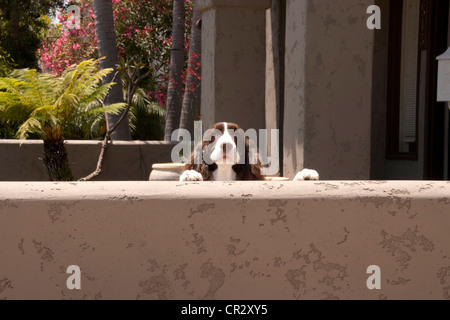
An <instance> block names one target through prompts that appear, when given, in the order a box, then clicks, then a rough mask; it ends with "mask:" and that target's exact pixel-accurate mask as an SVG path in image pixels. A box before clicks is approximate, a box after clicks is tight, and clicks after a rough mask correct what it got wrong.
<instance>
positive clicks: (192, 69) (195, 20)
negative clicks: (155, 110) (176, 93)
mask: <svg viewBox="0 0 450 320" xmlns="http://www.w3.org/2000/svg"><path fill="white" fill-rule="evenodd" d="M197 1H198V0H197ZM197 1H195V2H194V13H193V17H192V27H191V42H190V48H189V65H188V71H187V78H186V87H185V90H184V99H183V110H182V111H181V119H180V128H182V129H186V130H188V131H189V132H190V134H191V137H194V121H198V120H199V118H200V114H201V109H200V101H201V86H200V84H201V71H202V70H201V61H202V57H201V48H202V30H201V25H200V22H201V21H200V18H201V13H200V12H199V11H198V5H197Z"/></svg>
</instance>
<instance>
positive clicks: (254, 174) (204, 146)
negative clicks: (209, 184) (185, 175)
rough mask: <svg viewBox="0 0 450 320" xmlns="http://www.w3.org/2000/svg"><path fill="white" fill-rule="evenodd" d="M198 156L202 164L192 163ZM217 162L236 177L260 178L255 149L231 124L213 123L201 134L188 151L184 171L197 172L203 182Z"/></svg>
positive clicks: (216, 165)
mask: <svg viewBox="0 0 450 320" xmlns="http://www.w3.org/2000/svg"><path fill="white" fill-rule="evenodd" d="M200 155H201V157H202V163H201V164H195V161H194V160H195V159H196V158H197V159H198V157H199V156H200ZM219 165H229V166H232V170H234V171H235V172H236V176H237V180H263V176H262V175H261V162H260V160H259V155H258V151H257V148H256V147H254V146H253V142H252V141H250V139H249V138H248V137H247V136H246V135H245V133H244V131H243V130H242V129H241V128H240V127H239V126H238V125H237V124H235V123H229V122H218V123H216V124H214V125H213V126H212V127H211V128H210V129H209V130H208V131H207V132H206V133H205V136H204V139H203V141H202V143H201V146H198V147H197V148H196V150H195V151H194V153H193V154H192V156H191V163H190V164H188V165H186V170H196V171H198V172H200V173H201V174H202V176H203V179H204V180H205V181H207V180H210V178H211V173H212V172H213V171H214V170H217V168H218V166H219Z"/></svg>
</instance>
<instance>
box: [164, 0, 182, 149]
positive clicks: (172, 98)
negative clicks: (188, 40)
mask: <svg viewBox="0 0 450 320" xmlns="http://www.w3.org/2000/svg"><path fill="white" fill-rule="evenodd" d="M184 24H185V19H184V0H174V1H173V24H172V50H171V55H170V73H169V86H168V91H167V105H166V127H165V134H164V140H166V141H170V140H171V137H172V132H173V131H174V130H176V129H178V128H179V126H180V116H181V103H182V97H181V96H182V93H183V80H182V77H181V76H182V73H183V68H184Z"/></svg>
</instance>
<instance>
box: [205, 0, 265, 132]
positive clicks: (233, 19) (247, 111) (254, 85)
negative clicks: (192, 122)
mask: <svg viewBox="0 0 450 320" xmlns="http://www.w3.org/2000/svg"><path fill="white" fill-rule="evenodd" d="M198 6H199V10H200V11H201V12H202V106H203V107H202V121H203V122H204V128H205V130H206V129H207V128H209V127H210V126H211V125H213V124H214V123H216V122H219V121H227V122H235V123H238V124H239V125H240V126H241V127H242V128H244V129H250V128H253V129H256V130H258V129H264V128H265V116H264V115H265V112H264V101H265V90H264V89H265V65H266V60H265V59H266V42H265V41H266V38H265V31H266V11H265V9H267V8H270V1H268V0H239V1H235V0H233V1H229V0H202V1H200V2H199V4H198Z"/></svg>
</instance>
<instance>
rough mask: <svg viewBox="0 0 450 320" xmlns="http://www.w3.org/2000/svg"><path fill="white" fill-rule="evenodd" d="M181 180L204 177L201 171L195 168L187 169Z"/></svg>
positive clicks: (196, 179) (198, 179) (200, 179)
mask: <svg viewBox="0 0 450 320" xmlns="http://www.w3.org/2000/svg"><path fill="white" fill-rule="evenodd" d="M180 181H203V177H202V175H201V173H200V172H197V171H195V170H186V171H185V172H183V173H182V174H181V176H180Z"/></svg>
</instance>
